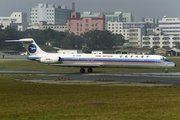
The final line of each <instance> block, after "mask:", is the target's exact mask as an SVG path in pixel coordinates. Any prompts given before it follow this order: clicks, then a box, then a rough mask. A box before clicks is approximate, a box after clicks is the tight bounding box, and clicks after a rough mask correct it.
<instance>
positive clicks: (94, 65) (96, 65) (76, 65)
mask: <svg viewBox="0 0 180 120" xmlns="http://www.w3.org/2000/svg"><path fill="white" fill-rule="evenodd" d="M50 65H52V66H60V67H85V68H86V67H91V68H97V67H101V65H98V64H50Z"/></svg>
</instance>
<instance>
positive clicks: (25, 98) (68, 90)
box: [0, 59, 180, 120]
mask: <svg viewBox="0 0 180 120" xmlns="http://www.w3.org/2000/svg"><path fill="white" fill-rule="evenodd" d="M172 61H174V62H175V63H176V64H177V65H178V66H179V65H180V62H179V59H172ZM29 66H31V67H29ZM0 68H1V69H5V70H7V69H13V70H47V71H50V70H53V71H56V70H57V71H58V70H59V71H68V70H70V71H77V70H79V68H78V69H77V68H61V67H53V66H47V65H43V64H39V63H35V62H32V61H28V62H27V61H5V62H0ZM179 69H180V68H179V67H176V68H174V69H172V71H179ZM95 70H96V69H95ZM98 70H104V69H98ZM98 70H97V71H98ZM108 70H109V69H107V71H108ZM111 70H114V71H116V70H118V71H120V70H124V69H119V68H118V69H111ZM125 70H128V69H125ZM131 70H132V69H130V71H131ZM134 70H136V71H137V70H138V69H134ZM147 70H148V69H147ZM105 71H106V70H105ZM43 76H48V75H43ZM31 77H42V75H0V119H1V120H8V119H9V120H16V119H18V120H24V119H26V120H30V119H34V120H37V119H38V120H41V119H43V120H44V119H45V120H52V119H53V120H56V119H73V120H77V119H78V120H79V119H81V120H89V119H93V120H94V119H95V120H109V119H111V120H119V119H120V120H127V119H133V120H136V119H138V120H144V119H155V120H162V119H164V120H169V119H180V114H179V111H180V102H179V101H180V86H179V85H174V86H171V87H151V88H144V87H115V86H113V87H110V86H108V87H107V86H103V87H102V86H93V85H92V86H78V85H70V86H68V85H55V84H44V86H43V85H42V84H40V86H39V84H37V85H36V86H35V85H33V86H31V84H32V83H26V82H20V81H15V80H14V79H16V78H31Z"/></svg>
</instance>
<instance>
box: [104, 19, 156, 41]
mask: <svg viewBox="0 0 180 120" xmlns="http://www.w3.org/2000/svg"><path fill="white" fill-rule="evenodd" d="M157 23H158V22H157V19H153V18H144V21H143V22H108V24H107V30H109V31H111V32H112V33H114V34H121V35H123V36H124V39H125V40H129V29H132V28H144V29H145V33H144V34H155V33H156V32H157V31H155V30H156V29H155V28H156V27H157V26H158V24H157Z"/></svg>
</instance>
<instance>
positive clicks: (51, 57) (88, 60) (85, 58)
mask: <svg viewBox="0 0 180 120" xmlns="http://www.w3.org/2000/svg"><path fill="white" fill-rule="evenodd" d="M6 42H21V43H22V44H23V46H24V47H25V48H26V50H27V52H28V53H29V56H28V57H27V59H28V60H34V61H37V62H40V63H44V64H49V65H52V66H60V67H79V68H80V73H85V68H88V70H87V72H88V73H92V72H93V68H153V69H165V73H168V69H170V68H174V67H176V64H175V63H173V62H171V61H169V60H168V59H167V58H166V57H164V56H160V55H136V54H134V55H132V54H59V53H47V52H45V51H43V50H42V49H41V48H40V47H39V46H38V45H37V44H36V42H35V41H34V39H33V38H24V39H19V40H6Z"/></svg>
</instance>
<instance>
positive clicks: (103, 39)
mask: <svg viewBox="0 0 180 120" xmlns="http://www.w3.org/2000/svg"><path fill="white" fill-rule="evenodd" d="M82 37H83V42H84V43H83V44H84V45H86V46H87V47H88V48H89V49H90V50H93V49H111V48H112V47H113V46H115V45H117V44H119V43H124V42H123V36H122V35H118V34H112V33H111V32H110V31H100V30H93V31H89V32H86V33H84V34H83V35H82Z"/></svg>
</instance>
